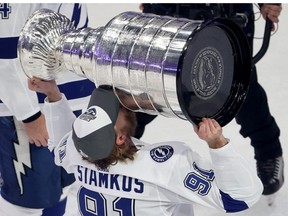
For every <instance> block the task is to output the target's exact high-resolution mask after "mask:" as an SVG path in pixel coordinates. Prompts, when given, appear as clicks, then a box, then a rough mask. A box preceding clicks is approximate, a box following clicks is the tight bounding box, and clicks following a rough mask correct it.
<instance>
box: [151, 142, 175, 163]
mask: <svg viewBox="0 0 288 216" xmlns="http://www.w3.org/2000/svg"><path fill="white" fill-rule="evenodd" d="M173 154H174V149H173V148H172V146H170V145H162V146H158V147H155V148H153V149H152V150H150V156H151V158H152V159H153V160H154V161H156V162H158V163H163V162H165V161H167V160H168V159H169V158H171V157H172V155H173Z"/></svg>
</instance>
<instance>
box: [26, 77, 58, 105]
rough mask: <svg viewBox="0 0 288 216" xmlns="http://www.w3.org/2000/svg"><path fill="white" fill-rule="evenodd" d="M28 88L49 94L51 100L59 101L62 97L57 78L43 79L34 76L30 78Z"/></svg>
mask: <svg viewBox="0 0 288 216" xmlns="http://www.w3.org/2000/svg"><path fill="white" fill-rule="evenodd" d="M28 88H29V89H30V90H32V91H36V92H40V93H43V94H45V95H47V97H48V100H49V102H55V101H59V100H61V98H62V96H61V93H60V90H59V88H58V86H57V84H56V81H55V80H41V79H39V78H36V77H32V78H31V79H29V80H28Z"/></svg>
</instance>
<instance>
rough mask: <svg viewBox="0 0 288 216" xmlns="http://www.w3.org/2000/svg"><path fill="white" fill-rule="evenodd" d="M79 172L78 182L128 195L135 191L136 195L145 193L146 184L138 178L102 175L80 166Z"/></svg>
mask: <svg viewBox="0 0 288 216" xmlns="http://www.w3.org/2000/svg"><path fill="white" fill-rule="evenodd" d="M77 171H78V176H77V178H78V180H79V181H80V182H82V183H84V184H88V185H91V186H97V187H101V188H107V189H113V190H117V191H123V192H128V193H129V192H133V191H134V192H135V193H143V192H144V183H143V182H142V181H140V180H139V179H136V178H132V177H128V176H121V175H117V174H108V173H102V172H98V171H96V170H91V169H88V168H87V167H83V166H78V167H77Z"/></svg>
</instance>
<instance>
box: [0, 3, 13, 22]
mask: <svg viewBox="0 0 288 216" xmlns="http://www.w3.org/2000/svg"><path fill="white" fill-rule="evenodd" d="M10 13H11V6H9V4H7V3H1V4H0V14H1V19H9V14H10Z"/></svg>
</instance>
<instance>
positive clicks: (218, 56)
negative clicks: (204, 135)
mask: <svg viewBox="0 0 288 216" xmlns="http://www.w3.org/2000/svg"><path fill="white" fill-rule="evenodd" d="M18 55H19V58H20V62H21V65H22V68H23V70H24V72H25V74H26V75H27V76H28V77H29V78H31V77H33V76H36V77H39V78H41V79H44V80H51V79H57V78H58V77H59V76H61V74H63V73H65V72H66V71H72V72H74V73H76V74H78V75H79V76H84V77H87V78H88V79H90V80H91V81H93V82H94V83H95V85H96V86H97V87H99V86H112V87H113V89H114V92H115V94H116V96H117V97H118V99H119V101H120V102H121V103H122V104H123V105H124V106H125V107H126V108H128V109H130V110H132V111H135V112H145V113H148V114H158V115H163V116H167V117H178V118H181V119H185V120H189V121H191V122H192V123H195V124H198V123H199V121H201V119H202V118H203V117H210V118H215V119H216V120H217V121H218V122H219V123H220V125H222V126H224V125H226V124H227V123H229V122H230V121H231V120H232V119H233V118H234V117H235V115H236V114H237V112H238V111H239V109H240V107H241V105H242V103H243V101H244V99H245V96H246V93H247V89H248V85H249V81H250V72H251V56H250V51H249V46H248V43H247V41H246V37H245V35H244V33H243V32H242V30H241V29H240V27H238V25H237V24H235V23H234V22H232V21H230V20H228V19H220V18H219V19H214V20H211V21H208V22H205V23H203V22H202V21H195V20H188V19H182V18H173V17H168V16H157V15H154V14H144V13H137V12H124V13H122V14H120V15H118V16H116V17H114V18H113V19H112V20H111V21H109V22H108V23H107V24H106V25H105V26H104V27H99V28H96V29H92V28H85V29H82V30H75V29H74V27H73V24H72V23H71V21H70V20H69V19H68V18H66V17H65V16H63V15H61V14H58V13H56V12H53V11H50V10H47V9H41V10H38V11H35V12H34V13H33V15H32V16H31V17H30V18H29V19H28V20H27V22H26V24H25V26H24V27H23V30H22V32H21V34H20V37H19V43H18ZM117 90H121V91H117ZM119 92H122V93H121V94H120V93H119Z"/></svg>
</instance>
